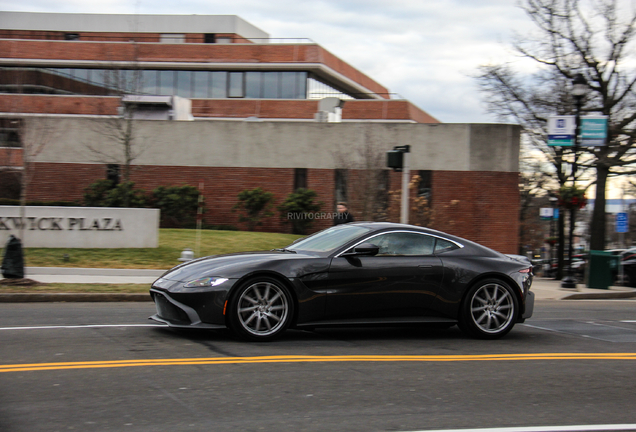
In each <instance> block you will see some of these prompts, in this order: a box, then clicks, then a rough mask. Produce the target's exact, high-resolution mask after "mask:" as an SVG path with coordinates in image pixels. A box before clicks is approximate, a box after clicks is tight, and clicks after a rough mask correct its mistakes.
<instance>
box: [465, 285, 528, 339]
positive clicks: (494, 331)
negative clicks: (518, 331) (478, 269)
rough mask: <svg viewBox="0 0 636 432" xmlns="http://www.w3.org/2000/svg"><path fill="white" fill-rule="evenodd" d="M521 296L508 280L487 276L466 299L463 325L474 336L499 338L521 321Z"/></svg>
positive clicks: (474, 287) (470, 291)
mask: <svg viewBox="0 0 636 432" xmlns="http://www.w3.org/2000/svg"><path fill="white" fill-rule="evenodd" d="M518 304H519V303H518V301H517V298H516V296H515V294H514V292H513V291H512V288H510V286H508V284H507V283H505V282H503V281H501V280H498V279H487V280H484V281H481V282H479V283H478V284H476V285H475V286H473V287H472V288H471V289H470V290H469V291H468V294H467V295H466V297H465V298H464V301H463V303H462V310H461V311H460V320H459V324H460V328H461V329H462V330H463V331H465V332H466V333H468V334H469V335H471V336H474V337H478V338H482V339H496V338H499V337H502V336H504V335H505V334H507V333H508V332H509V331H510V330H512V327H514V325H515V322H516V321H517V314H518V310H519V306H518Z"/></svg>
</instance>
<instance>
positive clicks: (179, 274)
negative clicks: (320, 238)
mask: <svg viewBox="0 0 636 432" xmlns="http://www.w3.org/2000/svg"><path fill="white" fill-rule="evenodd" d="M307 258H315V257H313V256H312V255H307V254H300V253H299V254H295V253H290V252H279V251H267V252H242V253H235V254H228V255H213V256H209V257H204V258H199V259H196V260H193V261H188V262H187V263H184V264H180V265H178V266H177V267H174V268H172V269H170V270H168V271H167V272H166V273H164V274H163V275H162V276H161V277H162V278H163V279H168V280H172V281H182V282H184V281H189V280H192V279H196V278H200V277H206V276H218V277H226V278H228V279H231V278H237V277H241V276H243V275H245V274H246V273H247V272H249V271H251V270H255V269H259V268H262V267H263V265H267V267H268V268H269V267H273V266H275V264H278V263H281V262H283V261H289V260H298V259H307Z"/></svg>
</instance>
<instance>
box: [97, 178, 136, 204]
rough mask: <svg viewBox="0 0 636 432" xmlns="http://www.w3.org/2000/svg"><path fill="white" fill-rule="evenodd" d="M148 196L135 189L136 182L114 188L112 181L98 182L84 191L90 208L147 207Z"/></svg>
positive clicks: (125, 183)
mask: <svg viewBox="0 0 636 432" xmlns="http://www.w3.org/2000/svg"><path fill="white" fill-rule="evenodd" d="M147 202H148V199H147V198H146V194H145V193H144V192H143V191H141V190H139V189H135V183H134V182H124V183H120V184H118V185H117V186H113V182H112V181H111V180H98V181H96V182H95V183H93V184H91V185H90V186H88V187H87V188H86V189H84V205H85V206H88V207H135V208H143V207H147Z"/></svg>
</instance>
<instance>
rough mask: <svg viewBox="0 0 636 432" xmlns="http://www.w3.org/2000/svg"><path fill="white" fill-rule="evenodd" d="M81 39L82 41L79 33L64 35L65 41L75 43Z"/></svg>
mask: <svg viewBox="0 0 636 432" xmlns="http://www.w3.org/2000/svg"><path fill="white" fill-rule="evenodd" d="M79 39H80V35H79V33H64V40H67V41H74V40H79Z"/></svg>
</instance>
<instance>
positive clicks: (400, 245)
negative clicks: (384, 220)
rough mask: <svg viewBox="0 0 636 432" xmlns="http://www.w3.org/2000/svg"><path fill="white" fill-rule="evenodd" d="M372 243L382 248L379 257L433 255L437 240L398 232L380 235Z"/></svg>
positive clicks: (421, 235)
mask: <svg viewBox="0 0 636 432" xmlns="http://www.w3.org/2000/svg"><path fill="white" fill-rule="evenodd" d="M371 243H373V244H375V245H377V246H378V247H379V248H380V251H379V252H378V256H418V255H432V254H433V248H434V245H435V238H434V237H430V236H427V235H425V234H416V233H406V232H396V233H387V234H382V235H379V236H377V237H375V238H373V239H371Z"/></svg>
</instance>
